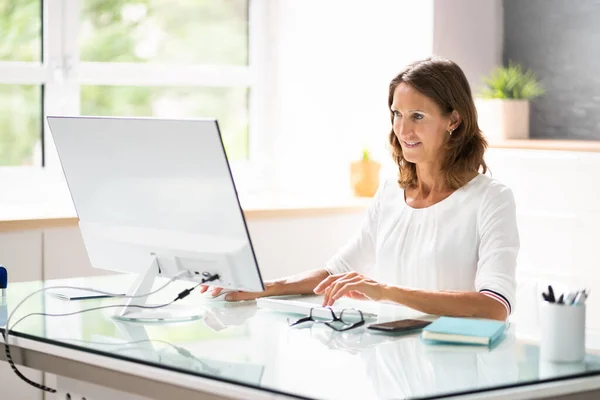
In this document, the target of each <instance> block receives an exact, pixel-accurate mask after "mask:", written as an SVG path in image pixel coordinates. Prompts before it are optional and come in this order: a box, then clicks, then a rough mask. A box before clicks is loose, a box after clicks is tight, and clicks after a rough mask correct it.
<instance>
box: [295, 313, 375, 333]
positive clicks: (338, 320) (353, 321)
mask: <svg viewBox="0 0 600 400" xmlns="http://www.w3.org/2000/svg"><path fill="white" fill-rule="evenodd" d="M320 309H326V310H329V313H327V316H323V317H318V319H315V317H313V314H314V311H315V310H320ZM305 322H312V323H316V324H319V323H320V324H325V325H327V326H328V327H330V328H331V329H333V330H336V331H338V332H343V331H347V330H350V329H353V328H356V327H359V326H361V325H363V324H364V323H365V317H364V316H363V313H362V311H360V310H357V309H354V308H345V309H343V310H342V311H341V312H340V313H339V317H338V316H337V315H336V314H335V312H334V311H333V309H332V308H331V307H313V308H311V309H310V315H307V316H305V317H302V318H300V319H298V320H296V321H293V322H290V321H289V320H288V323H289V325H290V326H296V325H299V324H302V323H305Z"/></svg>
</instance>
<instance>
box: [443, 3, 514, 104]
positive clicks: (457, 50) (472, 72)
mask: <svg viewBox="0 0 600 400" xmlns="http://www.w3.org/2000/svg"><path fill="white" fill-rule="evenodd" d="M433 10H434V13H433V14H434V24H433V31H434V34H433V53H434V54H436V55H438V56H442V57H446V58H449V59H451V60H453V61H455V62H456V63H457V64H458V65H460V67H461V68H462V69H463V71H464V72H465V75H466V76H467V79H468V80H469V83H470V84H471V89H472V90H473V91H474V92H477V91H478V89H479V88H480V87H481V84H482V77H483V76H485V75H488V74H489V72H490V71H491V70H492V69H493V68H494V67H497V66H499V65H501V64H502V41H503V39H502V38H503V30H504V23H503V12H502V0H483V1H481V0H479V1H477V0H476V1H473V0H434V8H433Z"/></svg>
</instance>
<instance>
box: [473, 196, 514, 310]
mask: <svg viewBox="0 0 600 400" xmlns="http://www.w3.org/2000/svg"><path fill="white" fill-rule="evenodd" d="M478 229H479V260H478V263H477V274H476V278H475V289H476V290H477V291H479V292H481V293H482V294H485V295H487V296H489V297H491V298H493V299H494V300H496V301H498V302H500V303H502V305H504V307H506V312H507V315H510V313H511V312H512V310H513V308H514V306H515V297H516V289H517V283H516V278H515V272H516V267H517V255H518V253H519V247H520V241H519V231H518V228H517V216H516V206H515V199H514V196H513V193H512V191H511V190H510V189H509V188H508V187H506V186H504V185H501V184H497V185H494V186H492V187H490V188H489V189H488V190H487V193H486V194H485V196H484V198H483V200H482V205H481V208H480V211H479V221H478Z"/></svg>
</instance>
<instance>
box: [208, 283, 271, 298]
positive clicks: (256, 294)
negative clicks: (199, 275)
mask: <svg viewBox="0 0 600 400" xmlns="http://www.w3.org/2000/svg"><path fill="white" fill-rule="evenodd" d="M209 290H210V296H212V297H216V296H218V295H219V294H221V292H222V291H223V290H225V289H224V288H221V287H216V286H209V285H200V293H206V292H208V291H209ZM276 294H277V293H276V290H275V283H270V282H265V290H263V291H262V292H245V291H235V292H231V293H227V294H226V295H225V301H242V300H254V299H258V298H259V297H265V296H274V295H276Z"/></svg>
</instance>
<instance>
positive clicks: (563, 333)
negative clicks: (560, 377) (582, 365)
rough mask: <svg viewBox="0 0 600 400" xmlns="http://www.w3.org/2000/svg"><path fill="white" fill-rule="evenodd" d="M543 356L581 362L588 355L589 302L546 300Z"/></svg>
mask: <svg viewBox="0 0 600 400" xmlns="http://www.w3.org/2000/svg"><path fill="white" fill-rule="evenodd" d="M540 316H541V318H540V319H541V321H540V322H541V324H540V325H541V326H540V327H541V332H540V359H541V360H542V361H549V362H557V363H561V362H579V361H582V360H583V358H584V357H585V304H581V305H564V304H556V303H549V302H546V301H544V302H542V304H541V309H540Z"/></svg>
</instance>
